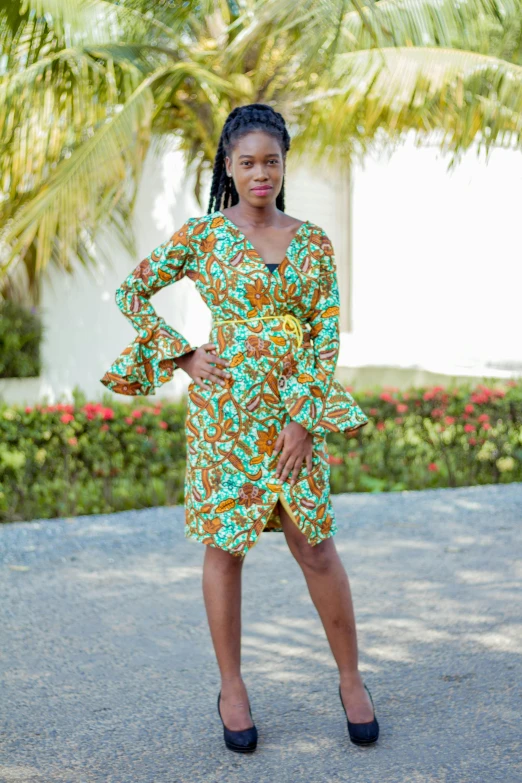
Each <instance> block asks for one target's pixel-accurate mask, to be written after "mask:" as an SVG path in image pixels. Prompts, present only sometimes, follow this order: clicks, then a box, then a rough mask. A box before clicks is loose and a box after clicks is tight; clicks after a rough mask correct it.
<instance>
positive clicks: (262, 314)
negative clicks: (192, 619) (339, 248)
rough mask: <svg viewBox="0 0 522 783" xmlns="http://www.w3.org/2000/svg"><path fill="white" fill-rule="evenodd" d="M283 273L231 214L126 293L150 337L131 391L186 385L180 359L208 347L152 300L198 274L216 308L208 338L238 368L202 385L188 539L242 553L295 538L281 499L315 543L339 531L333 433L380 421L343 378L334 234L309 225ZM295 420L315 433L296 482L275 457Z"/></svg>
mask: <svg viewBox="0 0 522 783" xmlns="http://www.w3.org/2000/svg"><path fill="white" fill-rule="evenodd" d="M273 266H274V269H271V268H269V265H267V264H266V263H265V262H264V261H263V259H262V258H261V256H260V255H259V253H258V252H257V251H256V250H255V248H254V246H253V245H252V243H251V242H250V241H249V240H248V239H247V237H246V236H245V235H244V234H243V233H242V232H241V231H240V229H239V228H238V227H237V226H236V225H235V224H234V223H233V222H232V221H231V220H230V219H229V218H228V217H227V216H226V215H225V214H224V213H223V212H221V211H216V212H213V213H211V214H209V215H204V216H203V217H194V218H190V219H189V220H187V221H186V223H185V224H184V225H183V226H182V227H181V228H180V229H179V230H178V231H176V232H175V233H174V234H173V236H172V237H171V238H170V239H168V240H167V241H166V242H165V243H164V244H162V245H160V246H159V247H157V248H156V249H155V250H154V251H153V252H152V253H151V254H150V255H149V256H147V258H145V259H144V260H143V261H142V262H141V263H140V264H138V266H137V267H136V268H135V269H134V271H133V272H131V273H130V274H129V276H128V277H127V278H126V280H124V282H123V283H122V284H121V286H120V287H119V288H118V289H117V291H116V302H117V305H118V307H119V308H120V310H121V311H122V312H123V314H124V315H125V316H126V317H127V318H129V320H130V321H131V323H132V324H133V326H134V328H135V329H136V331H137V332H138V335H137V337H136V338H135V340H134V341H133V342H132V343H131V344H130V345H128V346H127V348H125V350H124V351H123V352H122V353H121V354H120V355H119V356H118V357H117V358H116V360H115V361H114V363H113V364H112V366H111V367H110V368H109V369H108V370H107V372H106V373H105V375H104V376H103V378H101V382H102V383H103V384H104V385H105V386H107V387H108V388H109V389H111V390H112V391H114V392H115V393H117V394H125V395H150V394H154V393H155V389H156V388H157V387H160V386H161V385H162V384H163V383H165V382H167V381H169V380H170V379H171V378H172V376H173V374H174V372H175V371H176V369H179V367H178V366H177V365H176V364H175V362H174V361H173V360H174V359H175V358H176V357H179V356H182V355H183V354H185V353H188V352H190V351H192V350H194V349H195V348H196V347H197V346H193V345H191V344H190V343H189V342H187V340H186V339H185V338H184V337H183V335H181V334H180V333H179V332H177V331H176V330H175V329H173V328H172V327H171V326H169V325H168V324H167V323H166V322H165V321H164V319H163V318H161V317H159V316H158V315H157V313H156V312H155V310H154V308H153V307H152V305H151V304H150V301H149V300H150V297H151V296H152V295H153V294H155V293H156V292H157V291H159V290H160V289H161V288H163V287H164V286H166V285H170V284H171V283H174V282H176V280H180V279H181V278H182V277H183V276H184V275H187V276H188V277H189V278H190V279H191V280H192V281H193V282H194V284H195V286H196V288H197V290H198V291H199V293H200V294H201V296H202V297H203V300H204V301H205V302H206V304H207V305H208V307H209V309H210V311H211V313H212V316H213V322H212V326H211V329H210V333H209V337H208V342H213V343H215V344H216V346H217V349H216V353H217V355H219V356H222V357H224V358H226V359H229V360H230V365H229V367H228V368H227V369H228V370H229V372H230V373H231V377H230V378H226V379H225V384H226V385H225V386H221V385H220V384H219V383H215V382H208V386H207V387H206V388H201V387H199V386H198V385H197V384H196V383H195V382H194V381H191V383H190V384H189V387H188V399H187V414H186V420H185V434H186V444H187V462H186V474H185V535H186V536H187V537H188V538H192V539H195V540H197V541H199V542H202V543H203V544H208V545H210V546H213V547H218V548H221V549H224V550H225V551H227V552H229V553H231V554H233V555H237V556H244V555H246V553H247V552H248V550H249V549H251V548H252V547H253V546H254V545H255V544H256V542H257V541H258V539H259V537H260V535H261V533H262V531H273V532H275V531H277V532H281V530H282V527H281V520H280V518H279V514H278V511H277V500H278V499H280V500H281V504H282V505H283V507H284V508H285V510H286V511H287V512H288V514H289V515H290V517H291V519H292V520H293V522H294V523H295V524H296V525H297V526H298V528H299V529H300V530H301V532H302V533H303V534H304V535H305V536H306V538H307V540H308V542H309V544H310V545H312V546H315V545H316V544H319V543H320V542H321V541H323V540H324V539H326V538H329V537H330V536H333V535H334V534H335V533H336V532H337V526H336V521H335V516H334V511H333V509H332V505H331V501H330V485H329V481H330V466H329V461H328V451H327V446H326V440H325V438H326V435H327V434H328V433H329V432H339V431H346V430H355V429H358V428H360V427H363V426H364V425H365V424H367V423H368V417H367V416H366V415H365V413H364V412H363V411H362V410H361V408H360V407H359V406H358V405H357V403H356V401H355V400H354V398H353V397H352V396H351V395H350V394H349V392H348V391H346V389H344V387H343V386H342V385H341V383H340V382H339V381H337V380H335V379H334V372H335V368H336V364H337V359H338V354H339V289H338V283H337V271H336V264H335V259H334V253H333V248H332V244H331V242H330V240H329V238H328V236H327V235H326V233H325V232H324V231H323V229H322V228H320V227H319V226H317V225H315V224H314V223H312V222H310V221H309V220H307V221H305V222H304V223H302V224H301V225H300V227H299V228H298V230H297V232H296V233H295V235H294V237H293V239H292V241H291V243H290V245H289V246H288V248H287V251H286V254H285V257H284V259H283V261H282V262H281V263H280V264H279V265H273ZM285 314H286V317H285ZM288 314H290V317H288ZM294 319H297V323H296V320H294ZM222 321H225V323H221V322H222ZM297 326H300V328H299V329H297V328H296V327H297ZM290 421H297V422H299V424H301V425H302V426H303V427H305V428H306V429H307V430H308V431H309V432H311V433H312V435H313V456H312V469H311V470H310V471H309V470H308V467H307V465H306V462H304V463H303V465H302V467H301V470H300V473H299V475H298V477H297V481H296V483H295V484H294V485H293V486H291V484H290V478H291V475H290V476H289V478H288V479H287V481H285V482H281V481H279V482H278V481H276V478H275V469H276V466H277V462H278V460H279V457H280V454H281V452H279V454H277V455H273V454H272V452H273V449H274V445H275V442H276V439H277V436H278V434H279V432H280V431H281V430H282V429H283V428H284V427H285V426H286V425H287V424H288V423H289V422H290Z"/></svg>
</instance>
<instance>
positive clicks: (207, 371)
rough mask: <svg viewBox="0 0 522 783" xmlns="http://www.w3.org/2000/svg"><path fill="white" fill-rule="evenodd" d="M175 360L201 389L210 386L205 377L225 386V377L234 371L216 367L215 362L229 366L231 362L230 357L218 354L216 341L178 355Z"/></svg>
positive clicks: (228, 376)
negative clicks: (226, 357) (225, 357)
mask: <svg viewBox="0 0 522 783" xmlns="http://www.w3.org/2000/svg"><path fill="white" fill-rule="evenodd" d="M175 362H176V364H177V365H178V366H179V367H181V369H182V370H185V372H186V373H187V374H188V375H190V377H191V378H192V380H193V381H194V383H197V385H198V386H199V387H200V389H207V388H208V384H207V383H205V379H208V380H209V381H211V382H212V381H214V383H219V384H221V386H225V381H224V378H230V377H231V376H232V373H230V372H228V370H220V369H219V367H214V365H215V364H221V365H223V366H224V367H228V365H229V364H230V360H229V359H223V358H222V357H221V356H218V355H217V354H216V345H215V344H214V343H205V344H204V345H200V346H199V348H196V349H195V350H194V351H191V352H190V353H185V354H183V356H178V357H177V359H175Z"/></svg>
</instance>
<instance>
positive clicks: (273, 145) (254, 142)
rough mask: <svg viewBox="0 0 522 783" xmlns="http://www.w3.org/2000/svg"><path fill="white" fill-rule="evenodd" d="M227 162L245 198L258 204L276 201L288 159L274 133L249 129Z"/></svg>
mask: <svg viewBox="0 0 522 783" xmlns="http://www.w3.org/2000/svg"><path fill="white" fill-rule="evenodd" d="M225 165H226V170H227V175H228V174H232V177H233V180H234V184H235V186H236V190H237V192H238V194H239V197H240V199H241V200H244V201H247V202H248V203H249V204H252V206H254V207H260V206H263V205H265V204H271V203H273V202H275V200H276V198H277V196H278V195H279V192H280V190H281V187H282V185H283V177H284V174H285V163H284V159H283V153H282V150H281V147H280V145H279V142H278V141H277V139H275V138H274V137H273V136H272V135H271V134H269V133H264V132H263V131H252V132H251V133H247V134H246V135H245V136H243V137H242V138H240V139H239V140H238V141H237V142H236V145H235V147H234V149H233V152H232V160H230V158H229V157H226V158H225Z"/></svg>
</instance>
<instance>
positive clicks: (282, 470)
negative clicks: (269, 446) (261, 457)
mask: <svg viewBox="0 0 522 783" xmlns="http://www.w3.org/2000/svg"><path fill="white" fill-rule="evenodd" d="M313 441H314V438H313V435H312V433H311V432H308V430H307V429H305V428H304V427H302V426H301V425H300V424H298V423H297V422H296V421H291V422H290V424H287V426H286V427H285V428H284V429H282V430H281V432H280V433H279V435H278V436H277V440H276V442H275V446H274V450H273V452H272V456H275V455H276V454H278V453H279V451H281V449H282V452H281V456H280V457H279V461H278V463H277V468H276V478H277V480H278V481H279V478H281V481H282V482H283V481H286V479H287V478H288V476H289V475H290V473H292V480H291V482H290V483H291V484H292V486H293V485H294V484H295V482H296V481H297V477H298V475H299V471H300V470H301V466H302V464H303V462H304V461H305V460H306V465H307V468H308V472H311V470H312V452H313Z"/></svg>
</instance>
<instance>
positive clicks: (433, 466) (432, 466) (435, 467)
mask: <svg viewBox="0 0 522 783" xmlns="http://www.w3.org/2000/svg"><path fill="white" fill-rule="evenodd" d="M438 469H439V466H438V465H437V463H436V462H430V464H429V465H428V470H433V471H438Z"/></svg>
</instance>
